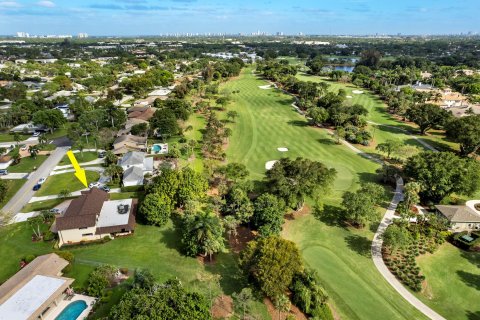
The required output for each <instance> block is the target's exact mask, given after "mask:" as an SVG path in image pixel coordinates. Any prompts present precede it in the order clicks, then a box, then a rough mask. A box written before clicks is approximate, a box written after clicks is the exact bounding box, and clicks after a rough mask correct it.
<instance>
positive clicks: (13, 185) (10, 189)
mask: <svg viewBox="0 0 480 320" xmlns="http://www.w3.org/2000/svg"><path fill="white" fill-rule="evenodd" d="M3 181H4V182H5V183H6V184H7V192H6V194H5V198H4V199H3V201H1V202H0V208H3V206H4V205H6V204H7V202H8V201H9V200H10V199H11V198H12V197H13V196H14V195H15V194H16V193H17V192H18V190H20V188H21V187H22V186H23V185H24V184H25V182H27V180H25V179H15V180H3Z"/></svg>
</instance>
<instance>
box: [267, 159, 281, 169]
mask: <svg viewBox="0 0 480 320" xmlns="http://www.w3.org/2000/svg"><path fill="white" fill-rule="evenodd" d="M277 161H278V160H272V161H268V162H267V163H265V169H267V170H270V169H272V168H273V166H274V165H275V163H277Z"/></svg>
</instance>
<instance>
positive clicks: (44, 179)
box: [37, 178, 47, 184]
mask: <svg viewBox="0 0 480 320" xmlns="http://www.w3.org/2000/svg"><path fill="white" fill-rule="evenodd" d="M46 180H47V178H40V179H38V182H37V183H38V184H43V183H44V182H45V181H46Z"/></svg>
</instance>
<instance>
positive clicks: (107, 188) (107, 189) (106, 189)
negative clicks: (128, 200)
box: [100, 185, 110, 192]
mask: <svg viewBox="0 0 480 320" xmlns="http://www.w3.org/2000/svg"><path fill="white" fill-rule="evenodd" d="M100 189H101V190H103V191H105V192H110V187H109V186H106V185H103V186H101V187H100Z"/></svg>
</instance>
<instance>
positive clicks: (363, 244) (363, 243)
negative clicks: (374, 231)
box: [345, 234, 372, 258]
mask: <svg viewBox="0 0 480 320" xmlns="http://www.w3.org/2000/svg"><path fill="white" fill-rule="evenodd" d="M345 242H346V243H347V246H348V247H349V248H350V249H351V250H352V251H355V252H356V253H358V254H359V255H361V256H363V257H366V258H370V257H371V251H370V250H371V249H370V248H371V245H372V241H370V240H369V239H368V238H366V237H364V236H360V235H358V234H352V235H349V236H348V237H346V238H345Z"/></svg>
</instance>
